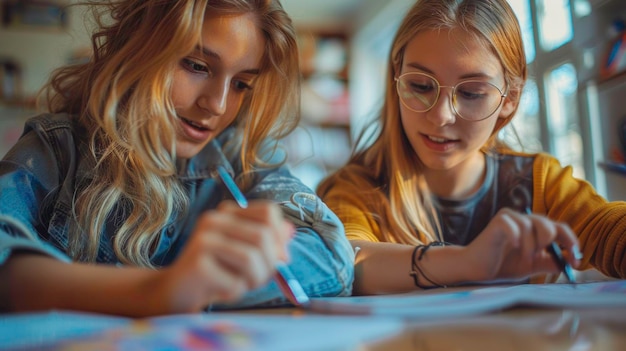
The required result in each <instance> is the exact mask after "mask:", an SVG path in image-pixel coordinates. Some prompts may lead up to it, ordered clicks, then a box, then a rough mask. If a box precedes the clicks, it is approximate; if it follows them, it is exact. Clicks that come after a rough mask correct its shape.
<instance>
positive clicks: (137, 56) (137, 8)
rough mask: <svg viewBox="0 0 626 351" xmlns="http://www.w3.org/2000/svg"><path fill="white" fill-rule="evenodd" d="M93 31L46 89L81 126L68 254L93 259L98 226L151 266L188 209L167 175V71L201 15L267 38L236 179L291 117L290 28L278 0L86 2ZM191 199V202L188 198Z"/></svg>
mask: <svg viewBox="0 0 626 351" xmlns="http://www.w3.org/2000/svg"><path fill="white" fill-rule="evenodd" d="M85 4H86V5H89V6H92V7H91V8H92V10H93V14H94V18H95V22H96V25H97V30H96V31H95V32H94V34H93V35H92V38H91V44H92V49H93V56H92V57H91V59H90V60H89V62H87V63H83V64H78V65H73V66H67V67H62V68H60V69H59V70H57V71H56V72H55V73H54V75H53V76H52V78H51V80H50V82H49V84H48V85H47V87H46V90H45V92H46V95H45V96H46V102H47V106H48V108H49V110H50V111H51V112H53V113H56V112H66V113H69V114H71V115H72V116H75V118H76V120H77V122H78V123H79V124H80V126H81V127H82V128H83V129H84V130H86V136H85V137H84V141H85V142H86V143H88V145H89V149H90V150H91V156H92V157H93V159H94V163H95V167H94V169H93V172H91V173H90V174H89V175H88V176H87V177H86V178H85V179H81V180H80V183H79V184H77V188H76V189H77V190H76V194H75V199H74V203H73V213H74V218H73V221H72V223H71V226H70V233H69V243H68V246H69V247H68V253H69V254H70V255H71V256H72V257H73V258H74V259H76V260H80V261H95V259H96V257H97V253H98V248H99V245H100V241H101V236H102V233H103V231H104V229H105V227H106V226H111V225H112V226H115V227H116V230H115V236H114V242H113V246H114V250H115V253H116V255H117V257H118V258H119V259H120V261H122V262H123V263H128V264H135V265H138V266H147V267H151V266H152V263H151V262H150V256H151V254H152V252H153V250H154V249H155V246H156V244H157V243H158V239H159V233H160V232H161V231H162V229H163V228H164V227H165V226H167V225H168V224H170V223H171V222H172V221H174V220H176V218H175V216H176V215H178V214H181V213H184V211H186V210H187V209H188V207H189V206H190V204H189V199H188V197H187V195H186V193H185V191H184V189H183V187H182V185H181V184H180V182H179V180H178V179H177V177H176V174H177V170H176V156H175V155H176V150H175V143H176V140H175V132H174V131H175V130H174V124H173V121H174V119H175V116H176V114H175V111H174V106H173V104H172V102H171V98H170V96H171V89H172V77H173V72H174V68H175V67H176V65H178V64H179V61H180V59H182V58H183V57H184V56H185V55H187V54H188V53H189V52H191V51H192V50H193V49H194V48H195V47H196V46H197V45H198V43H199V42H200V33H201V28H202V24H203V21H204V18H205V15H207V14H208V15H210V16H212V17H214V16H220V15H227V14H242V13H253V14H254V15H255V16H256V17H257V19H258V21H257V23H258V25H259V27H260V30H261V31H262V33H263V34H264V35H265V36H266V39H267V40H266V41H265V42H266V47H265V52H264V56H263V62H262V67H261V73H260V75H259V77H258V80H257V83H256V84H255V90H254V92H252V93H249V95H248V96H246V97H245V99H244V103H243V105H242V107H241V109H240V112H239V115H238V117H237V119H236V121H235V124H236V128H237V132H236V136H235V139H237V140H236V143H237V144H239V145H243V147H242V148H241V152H240V155H239V157H240V160H241V163H242V167H243V170H244V174H247V175H248V176H244V177H242V178H241V179H239V181H240V183H241V184H240V185H241V186H242V187H244V188H247V187H249V186H250V184H249V183H250V179H251V177H250V176H249V175H250V174H251V172H253V171H254V170H255V169H256V167H259V166H260V167H262V166H264V165H266V164H265V163H264V162H262V158H261V156H260V150H261V147H262V144H263V142H264V140H267V139H272V140H277V139H280V138H281V137H282V136H284V135H285V134H287V133H289V132H290V131H291V130H293V128H295V126H296V125H297V123H298V118H299V115H298V110H299V101H300V96H299V68H298V52H297V44H296V38H295V30H294V28H293V25H292V22H291V20H290V19H289V17H288V16H287V14H286V13H285V12H284V10H283V8H282V6H281V5H280V3H279V2H278V1H277V0H142V1H136V0H120V1H115V0H111V1H108V2H106V3H103V2H102V1H93V2H88V3H85ZM192 205H193V204H192Z"/></svg>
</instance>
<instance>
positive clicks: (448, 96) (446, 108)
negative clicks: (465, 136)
mask: <svg viewBox="0 0 626 351" xmlns="http://www.w3.org/2000/svg"><path fill="white" fill-rule="evenodd" d="M452 99H453V97H452V91H451V88H450V87H442V89H441V92H439V98H438V99H437V101H435V104H434V105H433V107H431V109H430V110H428V111H427V112H426V118H427V119H428V120H429V121H430V122H432V123H433V124H435V125H437V126H438V127H443V126H445V125H448V124H454V122H455V121H456V113H455V112H454V109H453V108H452V102H453V101H452Z"/></svg>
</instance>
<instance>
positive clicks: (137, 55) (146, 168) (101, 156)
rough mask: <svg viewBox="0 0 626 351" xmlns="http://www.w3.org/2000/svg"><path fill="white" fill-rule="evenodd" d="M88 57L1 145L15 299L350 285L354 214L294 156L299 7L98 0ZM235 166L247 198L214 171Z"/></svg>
mask: <svg viewBox="0 0 626 351" xmlns="http://www.w3.org/2000/svg"><path fill="white" fill-rule="evenodd" d="M90 6H93V9H94V12H95V15H96V17H95V18H96V19H97V30H96V31H95V34H93V36H92V48H93V56H92V57H91V59H90V60H89V62H86V63H82V64H78V65H74V66H68V67H64V68H61V69H59V70H58V71H57V72H56V73H55V74H54V75H53V77H52V79H51V81H50V84H49V85H48V87H47V90H46V91H47V95H46V96H47V108H48V109H49V113H47V114H43V115H40V116H37V117H34V118H33V119H31V120H30V121H28V122H27V124H26V127H25V130H24V133H23V135H22V137H21V138H20V140H19V141H18V142H17V144H16V145H15V146H14V147H13V148H12V149H11V150H10V151H9V152H8V154H7V155H6V156H5V157H4V159H3V160H2V161H1V162H0V189H1V190H0V264H1V265H0V281H2V284H0V297H2V298H1V299H0V301H2V303H1V306H0V307H1V308H2V310H4V311H27V310H41V309H50V308H54V309H73V310H83V311H92V312H100V313H112V314H122V315H129V316H147V315H156V314H166V313H184V312H193V311H200V310H202V309H205V308H206V307H207V306H210V305H212V304H214V305H227V306H230V305H235V306H251V305H258V304H265V305H271V304H283V303H285V302H286V300H285V298H284V297H283V296H282V295H281V293H280V291H279V289H278V288H277V286H276V284H273V283H272V284H268V281H269V279H270V278H271V277H272V276H273V274H274V267H275V265H276V264H277V262H278V261H284V260H287V261H289V266H290V268H291V270H292V272H293V273H294V275H295V276H296V277H297V278H298V279H299V280H300V282H301V284H302V286H303V288H304V290H305V292H307V293H308V294H310V295H312V296H329V295H330V296H336V295H345V294H349V293H350V289H351V283H352V269H353V257H354V255H353V253H352V249H351V247H350V245H349V244H348V242H347V240H346V239H345V237H344V232H343V226H342V225H341V223H340V222H339V221H338V219H337V218H336V216H335V215H334V214H333V213H332V212H330V211H329V210H328V208H327V207H326V206H325V205H324V204H323V203H322V202H321V201H320V199H319V198H318V197H316V196H315V194H314V193H313V192H312V191H311V190H310V189H308V188H307V187H305V186H304V185H303V184H302V183H301V182H300V181H299V180H297V179H296V178H294V177H293V176H292V175H291V174H290V173H289V171H288V169H287V168H285V166H284V165H283V164H284V159H285V157H284V154H282V153H281V150H280V149H279V148H277V147H276V145H277V144H276V141H277V140H278V139H280V138H281V137H283V136H284V135H286V134H287V133H289V132H290V131H291V130H292V129H293V128H294V127H295V126H296V124H297V122H298V106H299V90H298V86H299V78H298V77H299V68H298V55H297V47H296V38H295V33H294V28H293V26H292V23H291V20H290V19H289V17H288V16H287V14H286V13H285V12H284V10H283V8H282V7H281V5H280V3H279V1H277V0H199V1H191V0H189V1H187V0H167V1H166V0H150V1H134V0H122V1H110V2H108V3H106V4H105V3H103V2H101V1H98V2H93V3H91V4H90ZM218 168H222V169H224V170H226V171H227V172H228V173H231V174H232V175H234V177H235V179H236V181H237V183H238V186H239V187H240V188H241V189H242V190H243V192H244V193H245V195H246V196H247V198H248V199H249V200H250V203H249V206H248V207H247V208H240V207H239V206H237V205H235V203H234V202H232V201H222V200H225V199H228V198H229V193H228V191H227V190H226V188H225V187H224V186H223V185H222V184H221V183H220V181H219V180H218V178H217V177H216V171H217V169H218Z"/></svg>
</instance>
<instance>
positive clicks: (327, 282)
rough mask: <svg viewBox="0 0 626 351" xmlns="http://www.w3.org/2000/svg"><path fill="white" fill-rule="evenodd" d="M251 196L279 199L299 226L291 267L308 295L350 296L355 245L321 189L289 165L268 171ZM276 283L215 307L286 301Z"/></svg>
mask: <svg viewBox="0 0 626 351" xmlns="http://www.w3.org/2000/svg"><path fill="white" fill-rule="evenodd" d="M246 196H247V197H248V198H249V199H270V200H273V201H276V202H278V203H279V204H280V205H281V207H282V209H283V212H284V213H285V216H286V218H287V219H289V220H290V221H292V222H293V223H294V224H295V225H296V228H297V232H296V235H295V237H294V239H293V240H292V241H291V243H290V246H289V250H290V256H291V262H289V263H288V265H289V268H290V269H291V271H292V273H293V274H294V275H295V277H296V278H297V279H298V280H299V281H300V284H301V285H302V287H303V288H304V291H305V292H306V293H307V294H308V295H309V296H310V297H323V296H347V295H350V294H351V292H352V281H353V279H354V251H353V249H352V247H351V245H350V243H349V242H348V240H347V239H346V237H345V232H344V227H343V224H342V223H341V221H340V220H339V218H338V217H337V216H336V215H335V214H334V213H333V212H332V211H331V210H330V209H329V208H328V207H327V206H326V204H324V203H323V202H322V200H321V199H320V198H319V197H317V195H316V194H315V193H314V192H313V191H312V190H310V189H309V188H308V187H306V186H305V185H304V184H302V183H301V182H300V181H299V180H298V179H297V178H296V177H294V176H293V175H292V174H291V173H290V172H289V170H288V169H287V168H286V167H281V168H278V169H276V170H274V171H272V172H269V173H267V174H264V175H263V177H262V180H261V181H260V182H259V183H258V184H257V185H256V186H255V187H253V188H252V189H251V191H249V192H248V193H247V194H246ZM287 303H288V302H287V300H286V298H285V297H284V296H283V295H282V293H281V292H280V290H279V288H278V285H277V284H276V283H275V282H274V281H272V282H270V283H269V284H268V285H266V286H264V287H262V288H260V289H256V290H253V291H251V292H249V293H247V294H246V295H244V297H243V298H242V299H240V301H238V302H236V303H234V304H232V305H219V306H213V309H221V308H243V307H250V306H275V305H285V304H287Z"/></svg>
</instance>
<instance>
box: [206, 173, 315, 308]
mask: <svg viewBox="0 0 626 351" xmlns="http://www.w3.org/2000/svg"><path fill="white" fill-rule="evenodd" d="M217 174H218V175H219V177H220V179H221V180H222V183H224V186H225V187H226V188H227V189H228V191H229V192H230V194H231V196H232V197H233V199H234V200H235V202H237V204H238V205H239V207H241V208H246V207H248V200H247V199H246V197H245V196H244V195H243V193H242V192H241V190H239V187H237V184H236V183H235V181H234V180H233V178H232V177H231V175H230V173H228V171H227V170H226V169H225V168H224V166H218V167H217ZM274 281H276V284H278V287H279V288H280V291H281V292H282V293H283V295H285V296H286V297H287V299H288V300H289V302H291V303H292V304H294V305H295V306H298V307H307V306H309V304H310V303H311V301H310V299H309V296H308V295H307V294H306V293H305V292H304V289H303V288H302V285H300V282H299V281H298V280H297V279H296V277H295V276H294V275H293V273H291V270H290V269H289V267H288V266H287V265H286V264H284V263H279V264H277V265H276V275H275V276H274Z"/></svg>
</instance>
